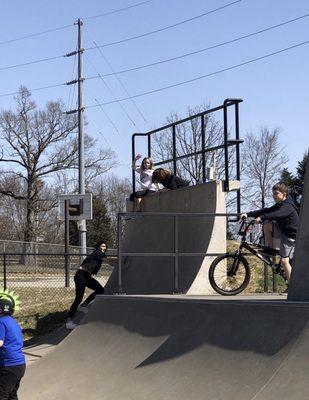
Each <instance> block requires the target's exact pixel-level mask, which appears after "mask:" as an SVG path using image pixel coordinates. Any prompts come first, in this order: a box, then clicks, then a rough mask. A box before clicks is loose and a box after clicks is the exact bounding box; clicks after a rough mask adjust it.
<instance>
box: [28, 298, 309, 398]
mask: <svg viewBox="0 0 309 400" xmlns="http://www.w3.org/2000/svg"><path fill="white" fill-rule="evenodd" d="M239 298H240V297H239ZM308 317H309V308H308V306H306V305H302V304H299V303H298V304H297V303H286V302H254V301H252V302H248V301H247V302H246V301H241V300H239V301H235V300H234V301H233V300H232V301H230V300H229V301H226V300H223V301H220V300H218V301H209V300H208V301H205V300H204V301H203V300H191V299H184V300H179V299H163V298H142V297H141V298H130V297H129V298H128V297H127V298H126V297H116V296H115V297H113V298H112V297H105V298H104V297H103V296H102V297H100V298H98V299H97V300H96V302H95V304H94V305H93V307H92V309H91V311H90V313H89V314H88V315H87V317H86V318H85V320H84V322H83V324H82V325H81V326H80V327H78V328H77V329H76V330H75V331H73V332H72V333H71V334H70V335H69V336H68V337H67V338H66V339H65V340H64V341H63V342H62V343H61V344H60V345H59V346H58V347H57V349H56V350H54V351H52V352H51V353H50V354H49V355H47V356H46V357H45V358H43V359H42V360H40V361H38V362H36V363H35V364H34V365H33V366H31V367H29V368H28V370H27V373H26V376H25V378H24V380H23V382H22V387H21V391H20V400H38V399H40V400H41V399H44V400H62V399H65V400H73V399H74V400H85V399H89V400H105V399H106V400H107V399H108V400H111V399H112V400H128V399H130V400H145V399H148V400H159V399H166V400H174V399H175V400H176V399H177V400H188V399H190V400H201V399H203V400H217V399H218V400H219V399H220V400H249V399H250V400H253V399H254V400H277V399H278V400H290V399H293V400H304V399H305V398H307V397H308V393H309V380H308V376H309V363H308V360H309V329H308Z"/></svg>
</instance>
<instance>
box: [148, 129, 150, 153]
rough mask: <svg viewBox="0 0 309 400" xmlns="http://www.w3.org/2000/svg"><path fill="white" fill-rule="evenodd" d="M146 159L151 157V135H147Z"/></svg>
mask: <svg viewBox="0 0 309 400" xmlns="http://www.w3.org/2000/svg"><path fill="white" fill-rule="evenodd" d="M148 157H151V135H150V133H148Z"/></svg>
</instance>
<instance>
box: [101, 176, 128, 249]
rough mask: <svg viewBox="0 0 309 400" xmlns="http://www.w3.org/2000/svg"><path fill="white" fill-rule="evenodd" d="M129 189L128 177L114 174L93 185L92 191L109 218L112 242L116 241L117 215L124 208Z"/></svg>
mask: <svg viewBox="0 0 309 400" xmlns="http://www.w3.org/2000/svg"><path fill="white" fill-rule="evenodd" d="M131 190H132V188H131V184H130V181H129V179H127V178H123V179H121V178H118V177H117V176H115V175H110V176H108V177H106V178H104V179H102V180H101V182H97V183H96V184H95V186H94V187H93V192H94V193H96V195H97V196H99V197H101V198H102V199H103V201H104V203H105V206H106V209H107V215H108V217H109V218H110V227H111V235H110V237H111V238H112V242H113V243H112V244H116V243H117V215H118V213H119V212H124V211H125V210H126V199H127V198H128V197H129V194H130V192H131Z"/></svg>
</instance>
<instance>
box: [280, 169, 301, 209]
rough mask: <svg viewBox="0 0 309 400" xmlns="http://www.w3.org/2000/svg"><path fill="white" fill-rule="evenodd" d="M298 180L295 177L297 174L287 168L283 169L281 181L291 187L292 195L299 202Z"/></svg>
mask: <svg viewBox="0 0 309 400" xmlns="http://www.w3.org/2000/svg"><path fill="white" fill-rule="evenodd" d="M296 181H297V179H296V178H295V176H293V174H292V173H291V172H290V171H289V170H288V169H287V168H284V169H283V170H282V172H281V176H280V182H282V183H284V184H286V185H287V186H288V187H289V189H290V191H289V193H290V196H291V197H292V199H293V200H294V202H295V203H298V194H297V188H296Z"/></svg>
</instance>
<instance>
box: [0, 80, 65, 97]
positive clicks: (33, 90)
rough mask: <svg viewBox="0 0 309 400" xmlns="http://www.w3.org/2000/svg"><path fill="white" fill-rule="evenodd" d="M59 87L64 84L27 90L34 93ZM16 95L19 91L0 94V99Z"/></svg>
mask: <svg viewBox="0 0 309 400" xmlns="http://www.w3.org/2000/svg"><path fill="white" fill-rule="evenodd" d="M60 86H66V83H58V84H56V85H49V86H42V87H38V88H33V89H29V91H30V92H36V91H39V90H44V89H52V88H56V87H60ZM18 93H19V91H17V92H11V93H3V94H0V97H7V96H14V95H15V94H18Z"/></svg>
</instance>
